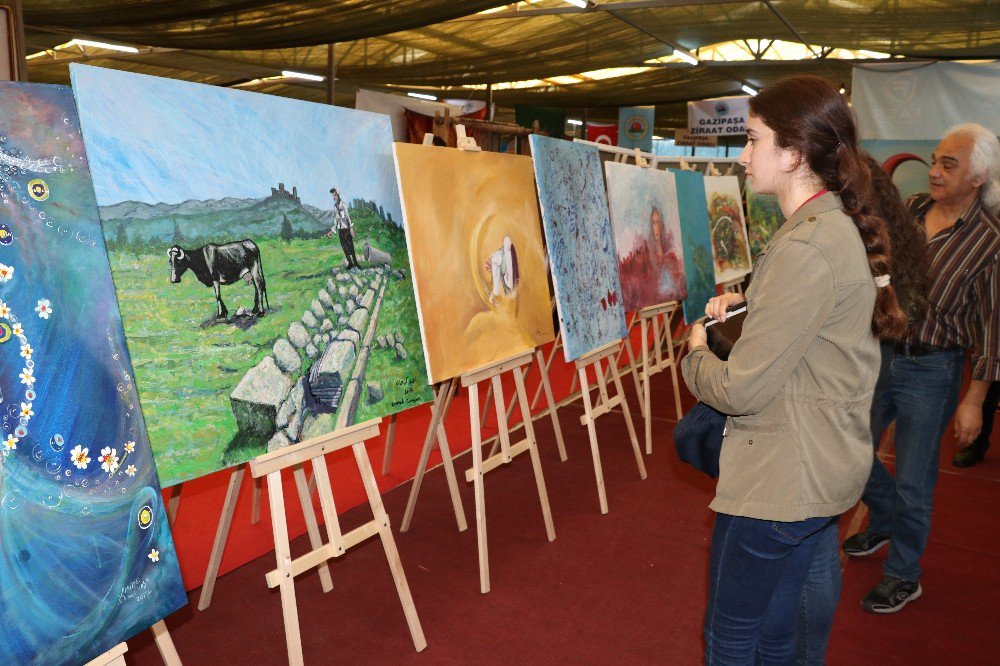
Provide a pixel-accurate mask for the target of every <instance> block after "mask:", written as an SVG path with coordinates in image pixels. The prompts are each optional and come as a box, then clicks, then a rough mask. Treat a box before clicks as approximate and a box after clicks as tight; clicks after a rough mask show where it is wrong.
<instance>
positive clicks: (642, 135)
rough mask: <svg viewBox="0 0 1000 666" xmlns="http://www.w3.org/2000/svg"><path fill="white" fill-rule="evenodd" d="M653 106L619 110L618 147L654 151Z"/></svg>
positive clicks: (628, 107) (625, 107)
mask: <svg viewBox="0 0 1000 666" xmlns="http://www.w3.org/2000/svg"><path fill="white" fill-rule="evenodd" d="M655 109H656V107H653V106H623V107H622V108H620V109H618V145H619V146H621V147H622V148H638V149H639V150H643V151H646V152H647V153H648V152H652V150H653V113H654V111H655Z"/></svg>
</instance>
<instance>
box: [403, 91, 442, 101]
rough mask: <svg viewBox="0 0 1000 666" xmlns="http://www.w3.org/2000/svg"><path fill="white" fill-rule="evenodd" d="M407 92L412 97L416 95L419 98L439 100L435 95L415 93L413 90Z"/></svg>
mask: <svg viewBox="0 0 1000 666" xmlns="http://www.w3.org/2000/svg"><path fill="white" fill-rule="evenodd" d="M406 94H407V95H409V96H410V97H416V98H417V99H427V100H430V101H432V102H436V101H437V97H435V96H434V95H426V94H424V93H413V92H411V93H406Z"/></svg>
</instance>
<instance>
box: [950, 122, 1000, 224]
mask: <svg viewBox="0 0 1000 666" xmlns="http://www.w3.org/2000/svg"><path fill="white" fill-rule="evenodd" d="M953 136H964V137H968V138H969V140H971V141H972V154H971V155H970V156H969V162H970V165H971V167H972V173H973V174H974V175H975V176H982V177H983V178H984V181H983V187H982V190H981V192H980V196H981V197H982V200H983V206H984V207H985V208H986V210H988V211H990V212H991V213H993V214H994V215H998V214H1000V141H998V140H997V136H996V134H994V133H993V132H991V131H990V130H988V129H986V128H985V127H983V126H982V125H979V124H976V123H963V124H961V125H955V126H954V127H952V128H951V129H949V130H948V131H947V132H945V135H944V138H945V139H947V138H950V137H953Z"/></svg>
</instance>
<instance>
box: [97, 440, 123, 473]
mask: <svg viewBox="0 0 1000 666" xmlns="http://www.w3.org/2000/svg"><path fill="white" fill-rule="evenodd" d="M97 462H99V463H101V469H103V470H104V471H105V472H108V473H109V474H114V473H115V472H116V471H118V450H117V449H113V448H111V447H110V446H105V447H104V448H103V449H101V455H99V456H97Z"/></svg>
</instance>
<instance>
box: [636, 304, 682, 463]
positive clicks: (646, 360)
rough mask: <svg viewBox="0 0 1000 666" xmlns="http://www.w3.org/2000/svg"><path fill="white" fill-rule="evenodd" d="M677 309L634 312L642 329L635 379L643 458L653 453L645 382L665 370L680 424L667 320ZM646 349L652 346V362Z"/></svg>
mask: <svg viewBox="0 0 1000 666" xmlns="http://www.w3.org/2000/svg"><path fill="white" fill-rule="evenodd" d="M678 307H680V305H679V303H677V301H671V302H669V303H661V304H660V305H652V306H650V307H647V308H643V309H642V310H639V312H637V313H636V314H637V315H638V317H639V323H640V326H641V330H642V370H641V371H640V372H639V377H640V380H641V384H642V406H643V407H642V412H643V416H644V417H645V421H646V433H645V434H646V455H649V454H651V453H652V452H653V434H652V433H653V414H652V409H651V406H650V390H649V382H650V380H651V379H652V377H653V375H656V374H659V373H660V372H663V371H664V370H667V369H669V370H670V376H671V379H672V380H673V384H674V408H675V409H676V410H677V420H678V421H680V419H681V416H682V412H681V386H680V382H679V381H678V378H677V357H676V356H675V355H674V343H673V336H672V334H671V332H670V320H671V318H672V317H673V314H674V312H675V311H676V310H677V308H678ZM651 323H652V327H651V326H650V324H651ZM650 328H652V332H653V339H652V345H650V343H649V333H650ZM664 334H665V336H666V339H665V340H664ZM650 347H652V352H653V359H652V362H651V359H650ZM663 347H666V348H667V357H666V358H664V357H663Z"/></svg>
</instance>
